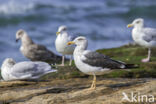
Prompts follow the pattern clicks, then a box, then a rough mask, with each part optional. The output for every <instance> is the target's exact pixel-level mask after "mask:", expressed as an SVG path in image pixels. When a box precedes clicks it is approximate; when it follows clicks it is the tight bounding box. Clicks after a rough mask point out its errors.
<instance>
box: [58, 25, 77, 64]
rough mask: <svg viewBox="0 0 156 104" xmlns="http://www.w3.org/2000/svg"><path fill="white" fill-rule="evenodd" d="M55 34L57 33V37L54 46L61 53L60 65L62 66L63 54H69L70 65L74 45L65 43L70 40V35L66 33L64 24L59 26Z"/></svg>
mask: <svg viewBox="0 0 156 104" xmlns="http://www.w3.org/2000/svg"><path fill="white" fill-rule="evenodd" d="M56 34H57V38H56V40H55V46H56V50H57V51H58V52H59V53H61V54H62V64H61V66H64V58H65V55H71V58H70V62H69V65H70V66H71V64H72V55H73V51H74V48H75V47H74V45H70V46H68V45H67V43H68V42H69V41H72V37H71V36H70V35H68V32H67V27H66V26H60V27H59V28H58V32H57V33H56Z"/></svg>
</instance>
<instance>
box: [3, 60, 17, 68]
mask: <svg viewBox="0 0 156 104" xmlns="http://www.w3.org/2000/svg"><path fill="white" fill-rule="evenodd" d="M15 64H16V62H15V61H14V60H13V59H12V58H6V59H5V60H4V61H3V64H2V67H1V69H3V67H12V66H13V65H15Z"/></svg>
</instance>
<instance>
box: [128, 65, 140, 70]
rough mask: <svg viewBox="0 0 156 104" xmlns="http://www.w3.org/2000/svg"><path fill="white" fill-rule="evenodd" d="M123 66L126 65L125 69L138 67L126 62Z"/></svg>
mask: <svg viewBox="0 0 156 104" xmlns="http://www.w3.org/2000/svg"><path fill="white" fill-rule="evenodd" d="M125 66H126V69H127V68H138V67H139V65H137V64H126V65H125Z"/></svg>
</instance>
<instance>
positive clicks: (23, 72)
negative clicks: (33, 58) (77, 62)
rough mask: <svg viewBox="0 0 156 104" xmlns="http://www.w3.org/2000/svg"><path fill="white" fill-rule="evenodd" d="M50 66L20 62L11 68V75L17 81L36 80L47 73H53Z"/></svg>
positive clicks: (40, 63) (41, 63)
mask: <svg viewBox="0 0 156 104" xmlns="http://www.w3.org/2000/svg"><path fill="white" fill-rule="evenodd" d="M53 71H55V70H51V67H50V65H48V64H47V63H44V62H27V61H26V62H20V63H17V64H16V65H14V66H13V68H12V75H13V76H15V77H17V78H19V79H27V78H29V79H31V78H33V77H35V78H37V77H40V76H41V75H44V74H46V73H49V72H53Z"/></svg>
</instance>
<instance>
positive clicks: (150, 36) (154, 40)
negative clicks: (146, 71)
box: [127, 18, 156, 62]
mask: <svg viewBox="0 0 156 104" xmlns="http://www.w3.org/2000/svg"><path fill="white" fill-rule="evenodd" d="M127 27H134V28H133V30H132V38H133V40H134V41H135V42H136V43H137V44H139V45H141V46H144V47H147V48H148V57H147V58H145V59H143V60H142V62H149V61H150V58H151V48H152V47H156V29H154V28H146V27H144V20H143V19H142V18H138V19H135V20H134V21H133V22H132V23H131V24H129V25H128V26H127Z"/></svg>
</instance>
